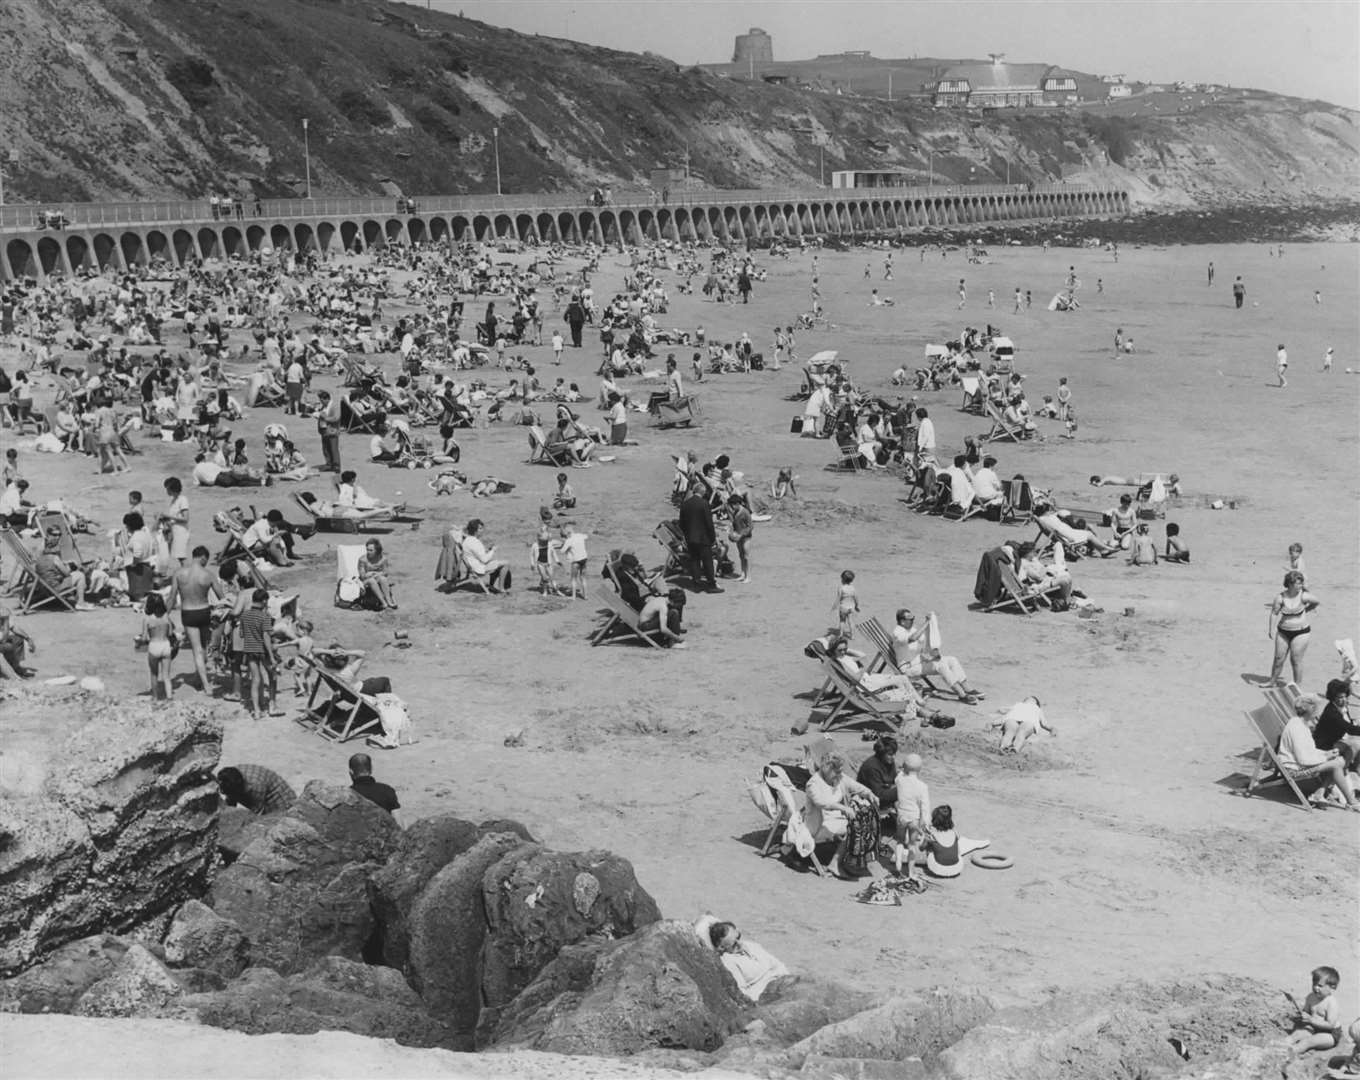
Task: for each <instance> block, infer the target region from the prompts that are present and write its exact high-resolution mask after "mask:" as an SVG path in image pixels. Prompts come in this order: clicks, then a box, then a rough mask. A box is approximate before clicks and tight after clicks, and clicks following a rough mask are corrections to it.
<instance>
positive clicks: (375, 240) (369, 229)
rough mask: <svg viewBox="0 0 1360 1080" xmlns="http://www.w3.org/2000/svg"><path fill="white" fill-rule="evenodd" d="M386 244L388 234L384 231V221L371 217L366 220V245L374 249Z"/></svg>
mask: <svg viewBox="0 0 1360 1080" xmlns="http://www.w3.org/2000/svg"><path fill="white" fill-rule="evenodd" d="M386 246H387V236H386V234H385V233H384V232H383V228H382V222H380V221H374V220H373V219H372V218H369V219H368V220H367V221H365V222H364V247H365V248H366V249H367V250H369V251H372V250H373V249H374V248H380V247H386Z"/></svg>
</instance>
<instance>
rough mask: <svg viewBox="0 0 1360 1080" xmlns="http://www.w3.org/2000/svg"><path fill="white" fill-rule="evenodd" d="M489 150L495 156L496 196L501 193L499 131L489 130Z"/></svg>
mask: <svg viewBox="0 0 1360 1080" xmlns="http://www.w3.org/2000/svg"><path fill="white" fill-rule="evenodd" d="M491 149H492V153H494V154H495V155H496V194H497V195H499V194H500V193H501V129H500V128H499V127H493V128H492V129H491Z"/></svg>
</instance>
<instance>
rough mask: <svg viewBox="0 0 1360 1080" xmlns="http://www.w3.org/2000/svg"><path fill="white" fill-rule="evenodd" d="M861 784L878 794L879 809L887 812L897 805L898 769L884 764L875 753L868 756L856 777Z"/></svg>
mask: <svg viewBox="0 0 1360 1080" xmlns="http://www.w3.org/2000/svg"><path fill="white" fill-rule="evenodd" d="M855 779H856V780H858V781H859V782H860V783H861V784H863V785H864V786H865V787H867V788H868V789H869V790H870V791H872V792H873V793H874V794H875V795H877V796H878V809H879V811H880V812H881V813H885V814H886V813H887V812H888V811H889V810H893V809H895V808H896V807H897V770H896V769H895V768H894V767H893V766H891V765H884V764H883V762H881V761H879V760H878V755H877V754H874V755H871V756H870V757H868V758H866V759H865V761H864V764H863V765H861V766H860V767H859V775H858V776H856V777H855Z"/></svg>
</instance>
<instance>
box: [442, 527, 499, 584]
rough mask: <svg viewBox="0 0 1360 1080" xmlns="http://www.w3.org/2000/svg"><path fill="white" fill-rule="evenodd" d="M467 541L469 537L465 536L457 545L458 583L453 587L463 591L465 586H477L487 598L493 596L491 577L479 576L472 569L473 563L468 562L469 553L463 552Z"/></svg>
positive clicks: (486, 575)
mask: <svg viewBox="0 0 1360 1080" xmlns="http://www.w3.org/2000/svg"><path fill="white" fill-rule="evenodd" d="M466 541H467V537H466V536H464V537H462V538H461V539H460V540H459V541H458V543H457V545H456V549H457V550H456V554H457V558H458V579H457V581H455V582H454V585H453V587H454V589H461V588H462V587H463V586H464V585H476V586H477V588H479V589H481V590H482V592H483V593H485V594H486V595H487V596H490V595H492V593H491V575H490V574H485V573H483V574H479V573H478V572H477V571H476V570H474V569H473V568H472V563H470V562H469V561H468V557H467V552H466V551H464V550H463V544H464V543H465V542H466ZM506 573H507V574H508V573H509V571H508V570H507V571H506Z"/></svg>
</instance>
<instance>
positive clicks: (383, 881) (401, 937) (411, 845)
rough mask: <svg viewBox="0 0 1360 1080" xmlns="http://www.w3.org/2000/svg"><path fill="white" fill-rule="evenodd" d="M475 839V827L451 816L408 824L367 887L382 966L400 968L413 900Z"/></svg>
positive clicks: (405, 955) (406, 951) (407, 942)
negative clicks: (407, 827)
mask: <svg viewBox="0 0 1360 1080" xmlns="http://www.w3.org/2000/svg"><path fill="white" fill-rule="evenodd" d="M481 838H482V830H481V829H480V828H479V827H478V826H477V825H474V824H473V823H472V822H471V821H464V820H463V819H462V818H457V817H454V816H453V815H452V814H442V815H440V816H439V817H432V818H421V819H420V820H419V821H415V822H412V824H411V827H410V828H409V829H407V830H406V832H405V833H404V834H403V835H402V837H401V839H400V840H399V841H398V843H397V846H396V848H395V849H394V850H393V852H392V854H391V856H390V857H389V858H388V860H387V862H386V864H385V865H384V866H383V867H382V868H381V869H379V870H377V871H376V872H375V873H374V874H373V876H372V877H371V878H370V879H369V883H368V889H369V900H370V901H371V902H372V905H373V914H374V916H375V917H376V918H377V921H378V937H379V947H380V949H381V955H382V962H383V963H384V964H387V965H388V966H389V967H394V968H397V969H398V970H404V969H405V968H406V962H407V958H408V954H409V945H410V936H411V931H410V926H409V922H408V920H409V917H410V914H411V907H412V905H414V904H415V902H416V897H418V896H419V895H420V893H421V890H423V889H424V888H425V886H426V885H428V884H429V882H430V879H431V878H432V877H434V876H435V874H437V873H439V871H440V870H442V869H443V868H444V867H445V866H447V865H448V864H449V863H451V862H452V861H453V860H454V859H455V858H457V857H458V856H459V855H461V854H463V852H465V851H467V850H468V849H469V848H471V847H472V846H473V845H474V844H475V843H477V841H478V840H480V839H481Z"/></svg>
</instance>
